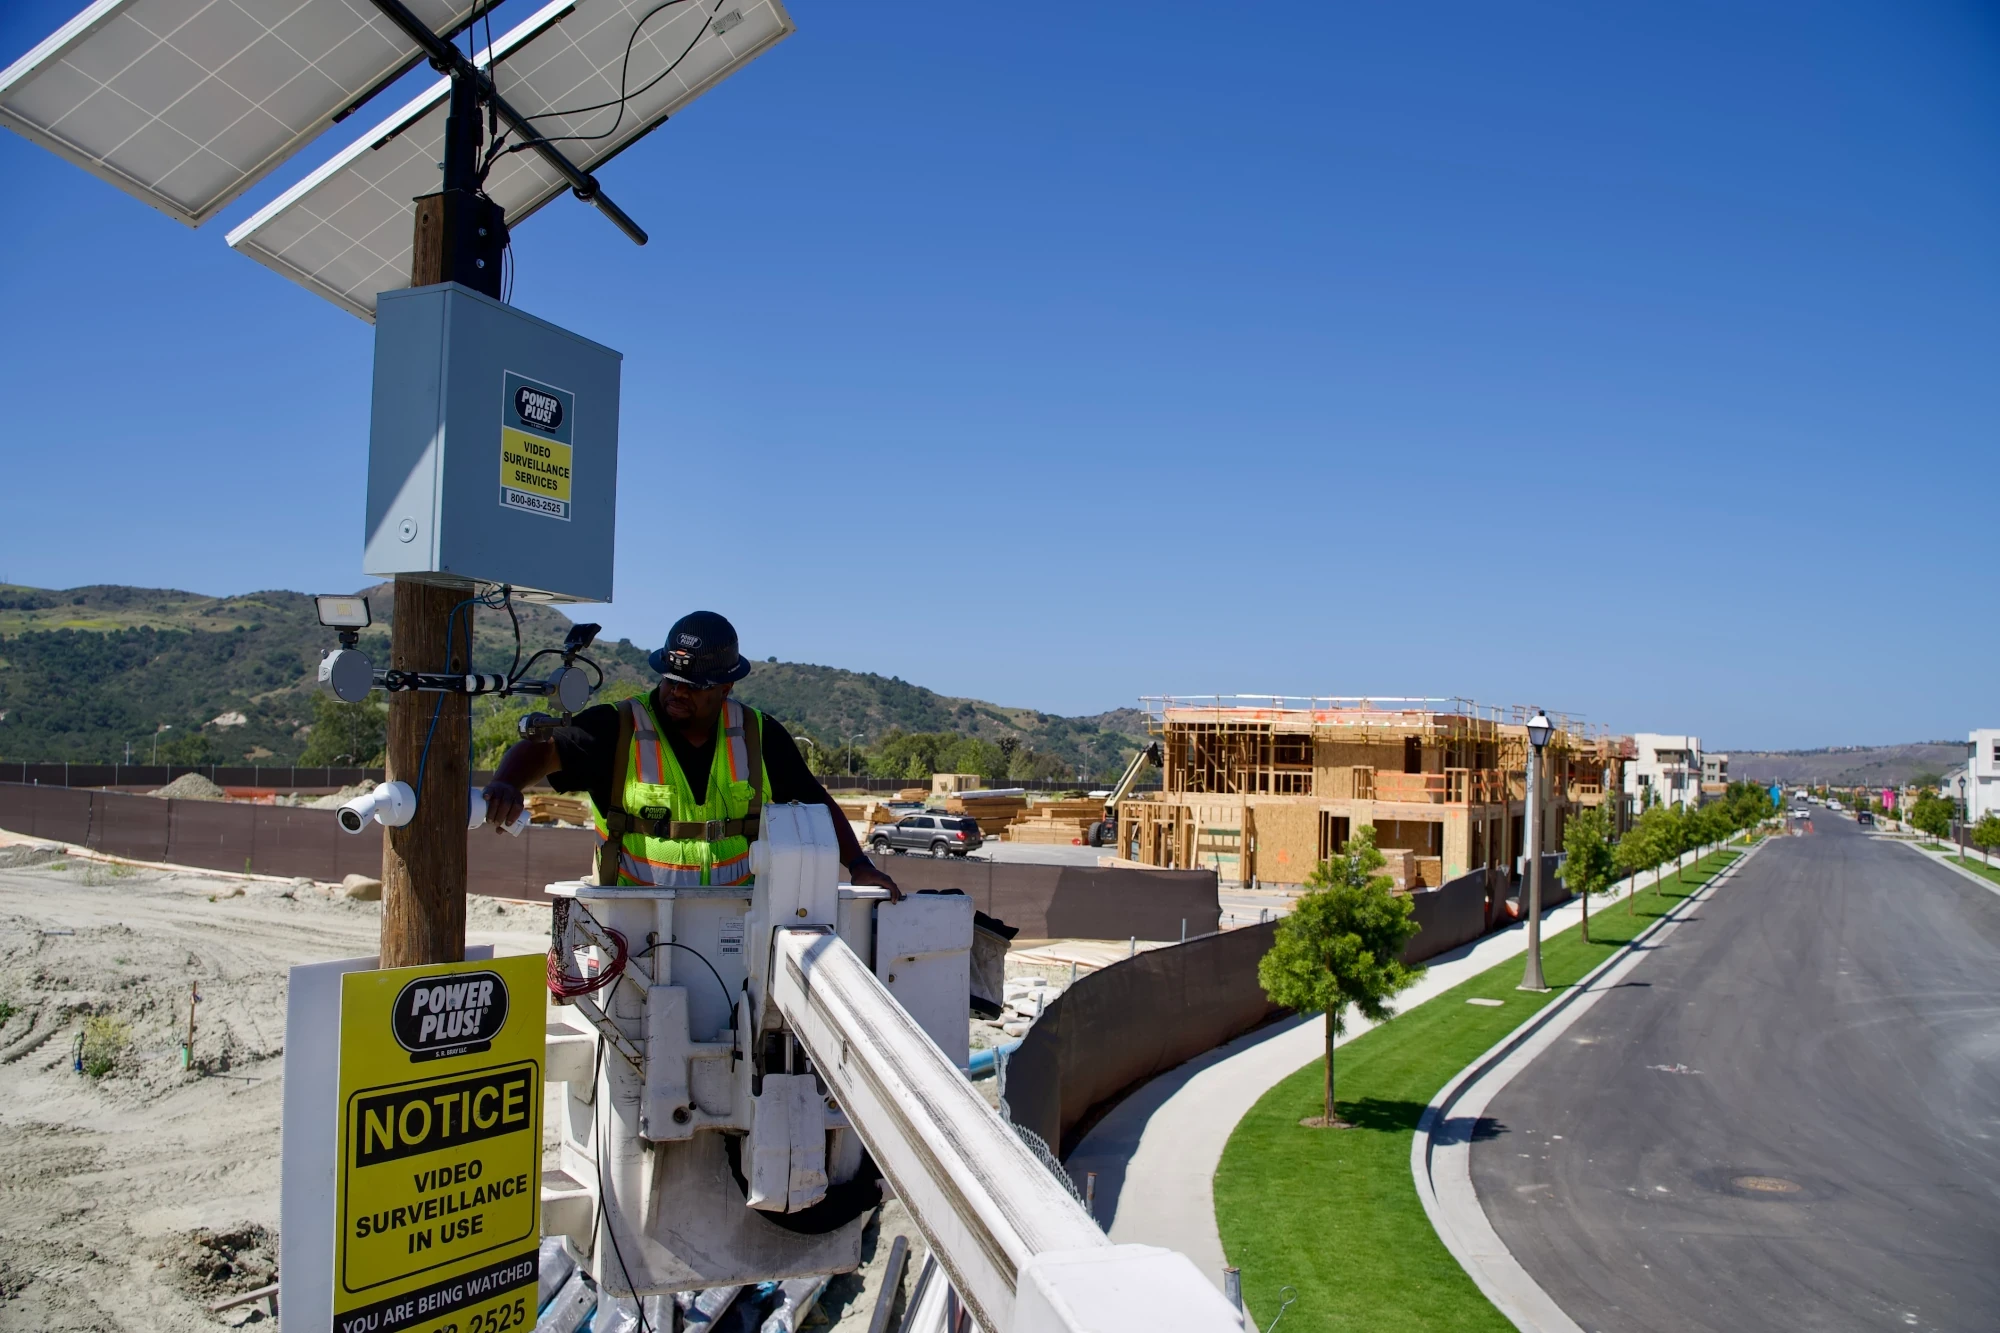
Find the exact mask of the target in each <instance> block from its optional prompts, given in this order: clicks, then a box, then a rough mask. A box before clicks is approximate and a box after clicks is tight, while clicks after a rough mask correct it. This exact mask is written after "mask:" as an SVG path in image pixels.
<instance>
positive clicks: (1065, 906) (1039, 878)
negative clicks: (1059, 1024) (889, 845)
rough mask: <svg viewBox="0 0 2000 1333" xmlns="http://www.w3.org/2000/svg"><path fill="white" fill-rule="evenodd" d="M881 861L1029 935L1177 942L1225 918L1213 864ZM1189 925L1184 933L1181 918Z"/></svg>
mask: <svg viewBox="0 0 2000 1333" xmlns="http://www.w3.org/2000/svg"><path fill="white" fill-rule="evenodd" d="M876 864H877V865H879V866H881V867H882V869H884V870H886V871H888V872H889V874H891V875H893V876H894V877H895V880H896V883H897V884H899V885H901V886H902V887H903V888H904V889H908V890H913V891H914V890H917V889H960V890H962V891H964V893H965V894H966V895H967V896H968V897H970V898H971V899H972V905H973V906H974V907H976V908H978V909H979V910H980V911H982V912H984V913H986V914H987V915H988V916H997V917H999V918H1000V919H1001V920H1002V921H1005V922H1006V923H1007V924H1008V925H1010V926H1016V927H1018V928H1019V929H1020V932H1021V934H1020V938H1021V939H1028V940H1063V939H1071V940H1122V939H1127V938H1130V937H1132V936H1137V937H1138V938H1140V939H1142V940H1179V939H1180V938H1181V937H1182V935H1183V933H1185V934H1186V936H1187V937H1188V938H1189V939H1192V938H1194V937H1195V936H1196V935H1207V934H1211V933H1213V932H1214V931H1215V930H1216V928H1217V927H1218V926H1219V925H1220V924H1221V922H1222V907H1221V903H1220V901H1219V900H1218V899H1217V897H1216V880H1215V872H1214V871H1213V870H1133V869H1131V868H1130V867H1126V866H1039V865H1021V864H1018V863H1009V862H1002V861H971V860H965V861H961V860H959V859H957V858H956V857H951V858H946V859H941V860H929V859H925V858H919V857H913V856H885V857H882V858H880V859H879V860H878V861H877V862H876ZM1183 922H1185V923H1186V929H1185V932H1183V929H1182V923H1183Z"/></svg>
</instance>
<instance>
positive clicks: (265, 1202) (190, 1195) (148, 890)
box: [0, 854, 548, 1333]
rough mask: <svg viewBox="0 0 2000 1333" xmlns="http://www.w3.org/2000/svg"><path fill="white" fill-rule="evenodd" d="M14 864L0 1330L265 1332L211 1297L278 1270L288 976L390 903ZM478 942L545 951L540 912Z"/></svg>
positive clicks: (498, 922) (370, 936)
mask: <svg viewBox="0 0 2000 1333" xmlns="http://www.w3.org/2000/svg"><path fill="white" fill-rule="evenodd" d="M14 859H19V858H18V854H17V855H16V856H7V857H3V858H0V1014H5V1015H6V1017H5V1020H4V1021H0V1163H4V1167H0V1328H7V1329H13V1328H21V1329H29V1328H33V1329H93V1330H94V1329H104V1330H119V1333H129V1330H135V1329H148V1330H151V1329H162V1330H177V1329H198V1328H199V1329H213V1328H215V1327H216V1326H217V1324H219V1323H232V1324H242V1323H261V1322H265V1321H267V1318H268V1317H267V1316H266V1315H264V1314H263V1313H262V1307H261V1306H260V1307H258V1308H256V1309H243V1310H239V1311H235V1312H232V1313H231V1314H230V1315H228V1316H227V1317H226V1318H218V1317H217V1316H214V1315H211V1314H209V1312H208V1310H207V1303H208V1302H209V1301H211V1300H213V1299H215V1298H216V1297H218V1296H221V1295H225V1294H229V1293H233V1292H240V1291H249V1290H254V1289H256V1288H257V1287H260V1286H262V1285H264V1284H265V1283H268V1282H270V1281H271V1280H272V1275H273V1273H274V1272H275V1270H276V1265H277V1257H278V1256H277V1230H278V1147H279V1116H280V1107H281V1086H282V1079H281V1077H280V1075H281V1073H282V1069H283V1060H282V1057H283V1055H284V1037H285V975H286V969H287V968H289V967H291V966H292V965H293V964H296V963H305V962H314V961H319V960H323V959H329V958H347V957H354V956H357V955H363V954H372V953H373V952H374V951H375V942H376V938H377V935H378V933H379V930H380V920H381V917H380V906H379V905H378V904H375V903H356V902H349V901H347V900H345V899H343V898H340V897H338V896H337V895H336V894H334V893H333V892H332V891H331V890H329V889H327V888H324V887H316V886H314V885H312V884H310V883H305V882H301V883H296V884H282V883H269V882H257V881H249V880H244V879H233V878H225V877H217V876H210V875H206V874H193V873H179V874H173V873H163V872H160V871H155V870H140V869H133V868H129V867H124V866H115V865H108V864H105V863H102V862H91V861H81V860H64V861H55V862H51V863H45V864H41V865H31V866H14V867H5V866H4V861H5V860H14ZM468 935H469V937H470V939H471V940H472V941H473V942H474V943H481V944H492V945H494V946H495V947H496V948H497V949H498V950H500V951H501V952H504V953H539V952H541V951H542V950H544V949H546V948H547V947H548V946H547V941H548V912H547V909H545V908H538V907H534V906H530V905H527V904H502V903H500V902H497V901H495V900H493V899H487V898H478V899H474V900H473V903H472V906H471V909H470V920H469V923H468ZM190 985H198V986H199V987H200V989H201V1002H200V1004H199V1006H198V1008H197V1017H196V1031H195V1041H194V1061H193V1067H192V1068H191V1069H183V1068H182V1060H181V1042H182V1040H183V1038H184V1037H185V1035H186V1028H187V1018H188V990H189V987H190ZM79 1043H81V1057H82V1059H83V1060H84V1063H85V1064H86V1066H87V1068H88V1070H89V1071H90V1072H87V1073H79V1072H77V1070H76V1067H75V1066H76V1063H77V1060H78V1058H79Z"/></svg>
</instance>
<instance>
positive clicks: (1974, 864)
mask: <svg viewBox="0 0 2000 1333" xmlns="http://www.w3.org/2000/svg"><path fill="white" fill-rule="evenodd" d="M1945 859H1946V860H1947V861H1950V862H1952V863H1953V864H1955V865H1962V866H1964V867H1965V868H1966V869H1967V870H1970V871H1971V872H1972V873H1973V874H1975V875H1984V876H1986V878H1988V879H1990V880H1992V881H1993V882H1994V883H1995V884H2000V867H1995V866H1990V865H1987V864H1986V862H1985V861H1983V860H1981V859H1980V858H1979V857H1976V856H1948V857H1946V858H1945ZM1338 1067H1339V1066H1338V1064H1336V1065H1335V1068H1338Z"/></svg>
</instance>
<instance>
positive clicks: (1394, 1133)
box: [1215, 851, 1741, 1333]
mask: <svg viewBox="0 0 2000 1333" xmlns="http://www.w3.org/2000/svg"><path fill="white" fill-rule="evenodd" d="M1740 855H1741V853H1738V852H1728V851H1723V852H1716V853H1714V854H1713V855H1711V856H1709V857H1707V858H1706V859H1705V860H1703V861H1701V862H1700V863H1699V864H1697V865H1695V866H1693V867H1690V868H1689V869H1688V871H1687V872H1686V873H1685V876H1684V878H1683V880H1682V882H1681V883H1680V884H1678V885H1677V884H1676V883H1675V882H1674V879H1673V876H1672V875H1669V876H1668V877H1667V880H1666V882H1665V883H1664V884H1663V885H1661V886H1660V889H1659V890H1658V891H1657V892H1656V891H1655V890H1653V889H1650V888H1649V889H1646V890H1644V891H1642V892H1641V893H1640V894H1639V895H1638V896H1637V898H1636V899H1635V900H1634V903H1633V906H1634V908H1635V911H1634V912H1633V913H1631V914H1629V915H1628V913H1627V911H1626V903H1625V900H1623V899H1619V900H1618V901H1617V902H1616V903H1613V902H1611V901H1610V900H1608V899H1604V898H1600V899H1599V901H1598V903H1595V904H1593V905H1592V911H1591V914H1590V931H1591V938H1592V940H1593V941H1594V942H1593V943H1591V944H1585V943H1584V942H1583V941H1582V939H1581V938H1580V937H1579V934H1578V932H1577V931H1576V930H1575V929H1574V928H1571V929H1569V930H1565V931H1563V932H1562V933H1560V934H1558V935H1554V936H1548V937H1545V938H1544V939H1543V941H1542V971H1543V975H1544V976H1545V978H1546V979H1547V981H1548V983H1549V985H1550V986H1551V987H1553V988H1554V989H1553V990H1552V991H1551V992H1550V993H1549V994H1547V995H1532V994H1528V993H1527V992H1524V991H1519V990H1516V989H1515V987H1516V986H1518V985H1519V984H1520V981H1521V965H1522V960H1521V959H1520V958H1519V957H1515V958H1511V959H1509V960H1507V961H1506V962H1503V963H1500V964H1497V965H1496V966H1494V967H1492V968H1489V969H1488V970H1487V971H1485V972H1482V973H1480V974H1479V975H1478V976H1476V977H1473V978H1471V979H1470V980H1468V981H1465V982H1463V983H1461V984H1460V985H1458V986H1456V987H1454V988H1453V989H1451V990H1449V991H1446V992H1445V993H1444V994H1442V995H1440V996H1438V997H1436V998H1435V999H1432V1000H1430V1001H1428V1002H1426V1003H1424V1004H1421V1005H1418V1006H1417V1007H1416V1008H1414V1009H1412V1010H1410V1011H1409V1012H1408V1013H1406V1014H1403V1015H1401V1016H1399V1017H1398V1018H1396V1019H1395V1020H1394V1021H1393V1022H1390V1023H1386V1024H1384V1025H1382V1026H1381V1027H1378V1028H1376V1029H1375V1030H1374V1031H1372V1032H1367V1033H1364V1034H1362V1035H1361V1036H1359V1037H1357V1038H1355V1039H1354V1041H1353V1042H1352V1043H1350V1044H1348V1045H1345V1046H1342V1047H1341V1048H1340V1050H1339V1052H1338V1053H1337V1055H1336V1058H1335V1061H1334V1074H1335V1080H1336V1086H1335V1089H1334V1091H1335V1096H1336V1098H1337V1100H1338V1103H1339V1107H1340V1114H1341V1115H1342V1116H1344V1117H1345V1118H1347V1119H1348V1120H1351V1121H1353V1122H1354V1124H1355V1126H1356V1128H1354V1129H1349V1130H1323V1129H1306V1128H1303V1127H1302V1126H1301V1125H1300V1124H1299V1121H1300V1120H1301V1119H1303V1118H1304V1117H1306V1116H1311V1115H1318V1114H1319V1112H1320V1109H1321V1105H1320V1098H1321V1088H1320V1082H1321V1068H1320V1064H1319V1062H1318V1061H1314V1062H1313V1063H1312V1064H1310V1065H1308V1066H1306V1067H1305V1068H1304V1069H1301V1070H1300V1071H1299V1072H1297V1073H1296V1074H1293V1075H1292V1076H1291V1077H1290V1078H1287V1079H1286V1080H1285V1081H1284V1082H1282V1083H1280V1084H1278V1085H1277V1086H1276V1087H1275V1088H1273V1089H1271V1091H1270V1092H1268V1093H1266V1094H1265V1095H1264V1097H1263V1098H1262V1099H1261V1100H1260V1101H1259V1102H1258V1103H1257V1105H1256V1106H1255V1107H1253V1108H1252V1109H1251V1111H1250V1114H1249V1115H1247V1116H1245V1117H1244V1118H1243V1121H1242V1123H1241V1124H1239V1125H1238V1126H1237V1127H1236V1132H1235V1133H1234V1134H1232V1135H1231V1136H1230V1139H1229V1145H1228V1147H1227V1148H1226V1149H1224V1151H1223V1155H1222V1165H1221V1166H1220V1167H1219V1168H1218V1169H1217V1171H1216V1173H1215V1214H1216V1221H1217V1223H1218V1224H1219V1225H1220V1228H1221V1231H1222V1246H1223V1250H1224V1252H1225V1253H1226V1254H1227V1255H1228V1256H1229V1261H1230V1262H1231V1263H1233V1264H1235V1265H1237V1266H1238V1267H1239V1268H1241V1269H1242V1270H1243V1296H1244V1300H1245V1303H1246V1304H1247V1305H1248V1306H1249V1308H1250V1310H1251V1312H1252V1314H1253V1315H1254V1316H1256V1317H1257V1318H1258V1319H1259V1320H1260V1322H1261V1323H1263V1324H1268V1323H1269V1322H1270V1321H1271V1319H1272V1317H1273V1316H1275V1315H1276V1314H1277V1312H1278V1307H1279V1305H1280V1304H1281V1303H1282V1300H1281V1297H1280V1296H1279V1294H1278V1293H1279V1291H1280V1289H1281V1288H1283V1287H1287V1286H1290V1287H1293V1288H1296V1289H1297V1292H1298V1302H1297V1304H1295V1305H1293V1306H1292V1308H1291V1310H1290V1311H1289V1312H1287V1313H1286V1315H1285V1321H1284V1323H1283V1324H1282V1325H1281V1326H1280V1327H1281V1328H1282V1329H1284V1330H1285V1333H1304V1330H1307V1329H1329V1330H1330V1329H1367V1330H1370V1333H1394V1331H1395V1330H1405V1329H1409V1330H1418V1329H1423V1330H1430V1329H1452V1330H1459V1329H1491V1330H1493V1333H1508V1331H1509V1330H1511V1329H1512V1327H1513V1325H1511V1324H1510V1323H1508V1321H1507V1320H1506V1319H1505V1318H1504V1317H1503V1316H1502V1315H1501V1314H1500V1312H1499V1311H1497V1310H1495V1309H1494V1308H1493V1307H1492V1306H1491V1305H1489V1304H1488V1303H1487V1301H1486V1298H1485V1297H1484V1296H1482V1295H1480V1294H1479V1289H1478V1288H1477V1287H1475V1286H1474V1285H1473V1283H1472V1279H1471V1278H1469V1277H1467V1276H1466V1274H1465V1272H1464V1270H1463V1269H1461V1268H1460V1267H1459V1266H1458V1261H1457V1260H1455V1259H1453V1258H1452V1257H1451V1254H1450V1252H1449V1251H1447V1250H1446V1249H1445V1247H1444V1244H1443V1242H1442V1241H1440V1240H1439V1239H1438V1238H1437V1235H1436V1233H1435V1232H1433V1231H1432V1230H1431V1225H1430V1220H1429V1219H1428V1218H1427V1217H1425V1215H1424V1209H1423V1204H1422V1203H1421V1202H1420V1201H1419V1200H1418V1198H1417V1193H1416V1186H1415V1184H1414V1183H1413V1182H1412V1181H1411V1179H1410V1143H1411V1137H1412V1135H1413V1134H1414V1133H1415V1132H1416V1127H1417V1121H1418V1120H1419V1119H1420V1118H1421V1117H1422V1116H1423V1112H1424V1107H1425V1106H1427V1105H1429V1103H1430V1099H1431V1098H1432V1097H1433V1096H1434V1095H1435V1094H1436V1093H1437V1091H1438V1090H1439V1089H1440V1088H1442V1087H1443V1086H1444V1085H1445V1084H1446V1083H1449V1082H1450V1081H1451V1080H1452V1078H1453V1077H1454V1076H1455V1075H1457V1073H1458V1072H1459V1070H1461V1069H1463V1068H1465V1066H1467V1065H1469V1064H1471V1063H1472V1062H1473V1061H1474V1060H1475V1059H1477V1058H1478V1057H1479V1055H1480V1054H1481V1053H1482V1052H1484V1051H1486V1050H1487V1049H1488V1048H1489V1047H1491V1046H1492V1045H1493V1044H1494V1043H1495V1042H1497V1041H1499V1040H1500V1039H1501V1038H1502V1037H1504V1036H1506V1035H1507V1034H1508V1033H1509V1032H1510V1031H1512V1030H1513V1029H1514V1028H1515V1027H1517V1026H1518V1025H1519V1024H1520V1023H1521V1022H1522V1021H1523V1020H1524V1019H1526V1018H1527V1017H1528V1016H1529V1015H1530V1014H1532V1013H1534V1012H1535V1011H1536V1010H1538V1009H1540V1008H1541V1007H1542V1006H1543V1005H1545V1004H1548V1003H1549V1002H1550V1001H1552V1000H1554V999H1555V998H1557V997H1558V996H1560V995H1561V994H1562V992H1563V991H1564V990H1565V989H1566V988H1568V987H1570V986H1573V985H1575V984H1576V983H1577V981H1579V980H1580V979H1581V978H1582V977H1584V976H1585V975H1586V974H1587V973H1589V972H1590V970H1591V969H1592V968H1594V967H1596V966H1597V965H1598V964H1599V963H1602V962H1603V961H1604V960H1605V959H1606V958H1608V957H1610V956H1611V955H1612V954H1613V953H1615V952H1617V950H1618V948H1619V947H1621V946H1623V945H1624V944H1626V943H1629V942H1630V941H1631V939H1632V937H1633V936H1635V935H1637V934H1638V933H1639V931H1641V930H1643V929H1645V927H1646V926H1648V925H1650V924H1651V923H1652V922H1653V921H1654V920H1655V919H1656V918H1658V917H1660V916H1663V915H1665V914H1666V913H1667V912H1668V911H1671V910H1672V909H1673V908H1674V907H1675V906H1676V905H1678V904H1679V903H1680V902H1681V901H1682V900H1683V899H1685V898H1687V897H1689V896H1691V895H1692V894H1693V893H1694V892H1696V891H1697V890H1698V889H1699V888H1700V887H1701V885H1703V884H1705V883H1707V881H1708V880H1709V878H1710V877H1711V876H1713V875H1715V874H1716V873H1718V872H1719V871H1721V870H1722V868H1723V867H1724V866H1727V865H1728V864H1729V863H1730V862H1731V861H1734V860H1735V859H1736V858H1737V857H1738V856H1740ZM1473 996H1479V997H1483V998H1489V999H1497V1000H1500V1001H1501V1002H1502V1003H1501V1004H1500V1005H1499V1006H1498V1007H1486V1006H1480V1005H1472V1004H1467V1003H1466V1000H1467V999H1469V998H1471V997H1473Z"/></svg>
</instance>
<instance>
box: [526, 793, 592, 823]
mask: <svg viewBox="0 0 2000 1333" xmlns="http://www.w3.org/2000/svg"><path fill="white" fill-rule="evenodd" d="M524 800H525V803H526V804H527V807H528V821H529V822H530V823H533V824H557V823H562V824H588V823H589V822H590V803H589V802H588V801H585V800H584V799H583V798H582V797H580V796H562V795H558V794H557V793H555V792H548V791H533V792H529V793H528V794H527V796H526V797H525V798H524Z"/></svg>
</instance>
